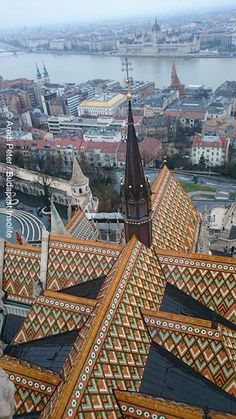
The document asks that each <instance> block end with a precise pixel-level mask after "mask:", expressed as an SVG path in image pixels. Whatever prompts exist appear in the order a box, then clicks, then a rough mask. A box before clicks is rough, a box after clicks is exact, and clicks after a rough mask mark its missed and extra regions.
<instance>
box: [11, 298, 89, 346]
mask: <svg viewBox="0 0 236 419" xmlns="http://www.w3.org/2000/svg"><path fill="white" fill-rule="evenodd" d="M95 305H96V301H94V300H89V299H86V298H78V297H74V296H71V295H66V294H62V293H58V292H52V291H45V292H44V295H40V296H39V297H37V299H36V301H35V303H34V305H33V306H32V308H31V310H30V311H29V313H28V315H27V317H26V318H25V320H24V323H23V325H22V327H21V329H20V330H19V332H18V333H17V335H16V337H15V340H14V343H23V342H28V341H30V340H35V339H40V338H43V337H45V336H51V335H55V334H57V333H63V332H68V331H70V330H73V329H78V328H81V327H82V325H83V324H84V323H85V321H86V320H87V318H88V317H89V316H90V314H91V313H92V311H93V308H94V306H95Z"/></svg>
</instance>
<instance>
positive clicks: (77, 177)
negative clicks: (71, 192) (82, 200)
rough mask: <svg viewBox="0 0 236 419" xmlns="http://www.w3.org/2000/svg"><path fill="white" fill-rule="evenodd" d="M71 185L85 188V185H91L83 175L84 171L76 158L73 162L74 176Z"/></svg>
mask: <svg viewBox="0 0 236 419" xmlns="http://www.w3.org/2000/svg"><path fill="white" fill-rule="evenodd" d="M70 183H71V184H72V185H75V186H84V185H88V183H89V180H88V178H87V177H86V176H85V175H84V174H83V172H82V169H81V167H80V165H79V162H78V160H77V158H76V157H74V160H73V169H72V176H71V179H70Z"/></svg>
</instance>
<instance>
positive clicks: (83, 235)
mask: <svg viewBox="0 0 236 419" xmlns="http://www.w3.org/2000/svg"><path fill="white" fill-rule="evenodd" d="M66 229H67V231H68V232H69V233H70V235H71V236H72V237H73V238H74V239H80V240H92V241H95V240H96V239H97V238H98V236H99V231H98V229H97V228H96V226H95V224H94V223H93V222H92V221H90V220H89V219H88V218H87V217H86V215H85V213H84V211H83V210H82V209H81V208H78V210H77V211H76V212H75V213H74V215H73V216H72V217H71V219H70V220H69V222H68V224H67V225H66Z"/></svg>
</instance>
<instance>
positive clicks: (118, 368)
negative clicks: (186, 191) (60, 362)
mask: <svg viewBox="0 0 236 419" xmlns="http://www.w3.org/2000/svg"><path fill="white" fill-rule="evenodd" d="M163 287H164V284H163V283H162V279H161V273H160V266H159V263H158V260H157V258H156V257H155V254H154V253H153V251H152V250H151V249H148V248H146V247H145V246H144V245H142V244H141V243H139V242H138V241H137V239H136V238H135V237H133V238H132V239H131V240H130V242H129V243H128V245H127V246H126V248H125V249H124V250H123V252H122V254H121V255H120V258H119V259H118V260H117V261H116V263H115V265H114V266H113V268H112V270H111V271H110V273H109V274H108V277H107V279H106V281H105V282H104V284H103V287H102V289H101V291H100V295H99V296H98V305H97V307H96V308H95V311H94V317H92V316H91V317H90V319H89V320H88V322H87V323H86V326H87V329H86V328H85V326H84V328H83V329H85V332H84V336H85V338H84V341H83V342H81V340H80V341H77V344H76V345H75V347H74V348H73V349H74V352H73V356H71V357H70V364H76V369H67V373H64V379H65V385H63V384H61V386H59V387H58V390H57V393H55V397H53V398H52V399H51V402H50V403H49V404H48V406H47V408H46V409H45V411H44V412H43V415H42V417H44V418H49V417H50V418H57V417H65V418H67V417H75V416H76V415H77V416H78V417H83V415H85V414H86V415H91V417H105V416H104V415H105V412H106V415H108V414H109V417H111V418H112V417H114V418H115V417H117V412H118V410H117V409H118V406H117V403H116V401H115V398H114V395H113V389H116V388H119V389H123V390H129V391H138V389H139V386H140V383H141V377H142V374H143V370H144V366H145V362H146V358H147V354H148V351H149V347H150V336H149V333H148V331H147V329H146V328H145V325H144V323H143V319H142V315H141V312H140V308H149V309H150V308H151V309H152V310H157V309H158V308H159V307H160V304H161V299H162V295H163V291H162V288H163ZM88 323H90V327H89V326H88ZM83 329H82V330H81V333H82V334H83ZM59 394H60V400H61V401H60V403H58V397H59Z"/></svg>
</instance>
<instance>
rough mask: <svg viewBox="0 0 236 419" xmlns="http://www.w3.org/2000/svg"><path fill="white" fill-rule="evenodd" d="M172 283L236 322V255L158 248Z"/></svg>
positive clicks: (160, 258) (163, 265)
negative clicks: (173, 250)
mask: <svg viewBox="0 0 236 419" xmlns="http://www.w3.org/2000/svg"><path fill="white" fill-rule="evenodd" d="M157 254H158V258H159V262H160V265H161V267H162V270H163V273H164V275H165V278H166V280H167V281H168V282H170V283H171V284H173V285H175V286H176V287H178V288H179V289H181V290H182V291H184V292H185V293H186V294H189V295H191V297H193V298H195V299H196V300H198V301H199V302H200V303H202V304H204V305H206V306H207V307H209V308H210V309H212V310H213V311H216V312H217V313H219V314H220V315H221V316H222V317H225V318H226V319H227V320H230V321H231V322H232V323H236V303H235V302H236V288H235V284H236V263H235V261H234V259H232V258H223V257H220V258H219V257H214V256H205V255H198V254H189V255H186V254H184V253H176V252H171V251H163V250H159V249H158V250H157Z"/></svg>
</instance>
